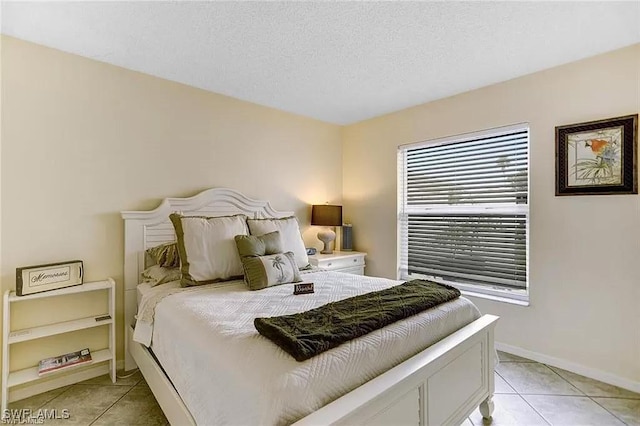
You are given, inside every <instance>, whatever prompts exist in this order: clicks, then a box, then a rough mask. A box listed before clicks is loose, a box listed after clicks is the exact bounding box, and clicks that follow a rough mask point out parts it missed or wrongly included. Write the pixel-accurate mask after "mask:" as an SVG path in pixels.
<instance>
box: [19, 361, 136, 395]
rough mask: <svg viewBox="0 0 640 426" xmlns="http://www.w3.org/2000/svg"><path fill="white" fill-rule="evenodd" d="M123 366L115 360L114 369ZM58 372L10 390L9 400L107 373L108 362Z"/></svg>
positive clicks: (119, 368) (122, 363)
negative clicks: (47, 377)
mask: <svg viewBox="0 0 640 426" xmlns="http://www.w3.org/2000/svg"><path fill="white" fill-rule="evenodd" d="M123 367H124V361H123V360H118V361H117V362H116V369H117V370H122V368H123ZM58 374H59V375H56V376H55V377H52V378H51V379H50V380H46V381H45V380H42V381H35V382H33V383H31V384H26V385H24V386H20V387H19V388H17V389H12V390H10V391H9V402H14V401H20V400H21V399H25V398H29V397H30V396H34V395H38V394H41V393H43V392H48V391H50V390H54V389H58V388H61V387H63V386H67V385H72V384H74V383H78V382H81V381H83V380H89V379H93V378H94V377H98V376H102V375H103V374H109V364H108V363H102V364H100V365H94V366H90V367H87V368H83V369H81V370H78V371H70V372H68V373H66V374H65V373H62V372H61V373H58Z"/></svg>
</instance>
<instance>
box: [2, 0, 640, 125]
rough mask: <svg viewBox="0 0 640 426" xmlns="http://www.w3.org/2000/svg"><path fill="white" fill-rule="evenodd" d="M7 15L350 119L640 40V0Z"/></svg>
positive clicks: (188, 79) (54, 39)
mask: <svg viewBox="0 0 640 426" xmlns="http://www.w3.org/2000/svg"><path fill="white" fill-rule="evenodd" d="M1 12H2V32H3V33H5V34H8V35H12V36H15V37H18V38H21V39H25V40H29V41H32V42H35V43H39V44H43V45H46V46H51V47H54V48H57V49H61V50H64V51H67V52H72V53H76V54H78V55H82V56H86V57H89V58H93V59H97V60H99V61H104V62H108V63H111V64H115V65H119V66H122V67H125V68H129V69H133V70H137V71H141V72H144V73H147V74H151V75H155V76H158V77H163V78H166V79H169V80H174V81H178V82H181V83H185V84H188V85H191V86H195V87H199V88H202V89H206V90H210V91H212V92H217V93H222V94H225V95H228V96H233V97H235V98H239V99H244V100H247V101H251V102H255V103H258V104H261V105H267V106H270V107H274V108H278V109H281V110H285V111H290V112H294V113H297V114H301V115H305V116H309V117H314V118H317V119H320V120H324V121H328V122H332V123H338V124H348V123H353V122H356V121H360V120H364V119H367V118H371V117H375V116H378V115H381V114H385V113H388V112H391V111H396V110H399V109H403V108H406V107H409V106H412V105H417V104H421V103H424V102H428V101H431V100H434V99H438V98H443V97H446V96H451V95H454V94H456V93H461V92H464V91H468V90H471V89H474V88H478V87H482V86H486V85H488V84H492V83H496V82H500V81H504V80H508V79H512V78H514V77H518V76H521V75H524V74H529V73H532V72H535V71H538V70H542V69H545V68H550V67H553V66H556V65H560V64H563V63H568V62H572V61H575V60H578V59H581V58H585V57H588V56H593V55H596V54H598V53H602V52H606V51H609V50H613V49H616V48H620V47H623V46H627V45H630V44H633V43H637V42H640V2H638V1H635V2H623V3H619V2H579V3H576V2H571V3H569V2H557V3H554V2H420V3H416V2H375V3H374V2H313V3H308V2H257V3H256V2H183V3H177V2H176V3H174V2H162V3H160V2H57V3H49V2H43V3H37V2H36V3H32V2H30V3H23V2H15V3H14V2H2V11H1ZM596 83H597V82H596Z"/></svg>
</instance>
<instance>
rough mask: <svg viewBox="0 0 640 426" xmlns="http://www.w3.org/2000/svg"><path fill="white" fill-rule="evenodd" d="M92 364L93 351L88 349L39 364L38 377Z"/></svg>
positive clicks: (47, 359)
mask: <svg viewBox="0 0 640 426" xmlns="http://www.w3.org/2000/svg"><path fill="white" fill-rule="evenodd" d="M90 362H91V351H89V349H88V348H85V349H82V350H80V351H76V352H71V353H69V354H64V355H60V356H54V357H51V358H45V359H43V360H41V361H40V363H39V364H38V376H42V375H43V374H47V373H53V372H54V371H60V370H65V369H67V368H70V367H74V366H76V365H82V364H87V363H90Z"/></svg>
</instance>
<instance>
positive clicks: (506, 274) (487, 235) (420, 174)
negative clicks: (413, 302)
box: [398, 124, 529, 300]
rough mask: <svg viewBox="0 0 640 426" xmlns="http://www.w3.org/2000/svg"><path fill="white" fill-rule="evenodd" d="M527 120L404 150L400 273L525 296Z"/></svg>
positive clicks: (401, 151) (492, 292)
mask: <svg viewBox="0 0 640 426" xmlns="http://www.w3.org/2000/svg"><path fill="white" fill-rule="evenodd" d="M528 151H529V126H528V125H527V124H521V125H516V126H509V127H504V128H500V129H492V130H489V131H485V132H479V133H474V134H467V135H462V136H457V137H452V138H446V139H439V140H434V141H428V142H420V143H416V144H411V145H404V146H401V147H400V148H399V151H398V161H399V164H398V171H399V172H398V174H399V176H398V177H399V184H398V195H399V216H398V218H399V219H398V221H399V223H398V228H399V238H400V241H399V249H400V253H399V261H400V265H399V274H400V277H401V278H402V279H406V278H429V279H432V280H435V281H440V282H446V283H450V284H454V285H455V286H457V287H458V288H460V289H461V290H468V291H471V292H474V293H481V294H486V295H493V296H499V297H504V296H506V297H508V298H510V299H520V300H526V295H527V293H526V289H527V249H528V219H529V205H528V192H529V190H528V188H529V185H528V181H529V158H528V157H529V155H528Z"/></svg>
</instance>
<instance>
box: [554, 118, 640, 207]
mask: <svg viewBox="0 0 640 426" xmlns="http://www.w3.org/2000/svg"><path fill="white" fill-rule="evenodd" d="M637 149H638V114H635V115H627V116H623V117H615V118H608V119H606V120H598V121H589V122H585V123H578V124H569V125H564V126H557V127H556V195H557V196H560V195H611V194H637V193H638V168H637Z"/></svg>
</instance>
